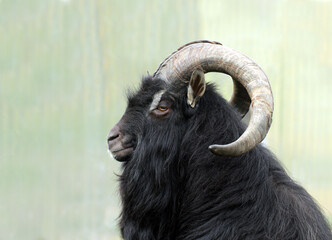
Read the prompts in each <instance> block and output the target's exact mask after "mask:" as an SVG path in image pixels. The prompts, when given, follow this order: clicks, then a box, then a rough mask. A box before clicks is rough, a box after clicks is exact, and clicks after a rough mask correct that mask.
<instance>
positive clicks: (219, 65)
mask: <svg viewBox="0 0 332 240" xmlns="http://www.w3.org/2000/svg"><path fill="white" fill-rule="evenodd" d="M197 68H200V69H202V70H203V71H204V73H208V72H221V73H226V74H228V75H230V76H231V77H232V79H233V82H234V91H233V95H232V98H231V100H230V101H229V102H230V104H232V105H233V106H234V107H235V108H236V109H237V110H238V111H239V112H240V114H241V115H242V116H244V115H245V114H246V113H247V112H248V109H249V107H250V105H251V110H250V111H251V118H250V121H249V125H248V128H247V129H246V131H245V132H244V133H243V134H242V135H241V136H240V137H239V138H238V139H237V140H236V141H234V142H232V143H230V144H226V145H211V146H210V147H209V149H210V150H211V151H212V152H213V153H214V154H217V155H222V156H238V155H241V154H243V153H245V152H248V151H250V150H251V149H253V148H254V147H255V146H256V145H257V144H258V143H260V142H261V141H262V140H263V139H264V137H265V136H266V134H267V132H268V130H269V128H270V125H271V122H272V113H273V96H272V90H271V87H270V83H269V81H268V78H267V76H266V75H265V73H264V72H263V70H262V69H261V68H260V67H259V66H258V65H257V64H256V63H255V62H254V61H253V60H252V59H250V58H248V57H247V56H245V55H243V54H241V53H239V52H237V51H235V50H233V49H231V48H228V47H225V46H223V45H222V44H220V43H218V42H211V41H196V42H191V43H188V44H186V45H184V46H183V47H181V48H179V49H178V50H177V51H175V52H174V53H172V54H171V55H170V56H168V57H167V58H166V59H165V60H164V61H163V62H162V63H161V64H160V66H159V68H158V69H157V71H156V72H155V73H154V74H153V77H154V78H160V79H163V80H165V81H168V82H173V81H178V80H181V81H184V82H188V81H189V79H190V76H191V74H192V72H193V71H194V70H195V69H197Z"/></svg>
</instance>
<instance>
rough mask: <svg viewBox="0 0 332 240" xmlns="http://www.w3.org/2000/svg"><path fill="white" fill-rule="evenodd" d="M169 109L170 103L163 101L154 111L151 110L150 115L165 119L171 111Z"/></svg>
mask: <svg viewBox="0 0 332 240" xmlns="http://www.w3.org/2000/svg"><path fill="white" fill-rule="evenodd" d="M170 107H171V104H170V102H168V101H165V100H163V101H161V102H160V103H159V105H158V106H157V107H156V108H155V109H154V110H152V112H151V113H152V114H153V115H154V116H156V117H166V116H168V114H169V112H170V110H171V108H170Z"/></svg>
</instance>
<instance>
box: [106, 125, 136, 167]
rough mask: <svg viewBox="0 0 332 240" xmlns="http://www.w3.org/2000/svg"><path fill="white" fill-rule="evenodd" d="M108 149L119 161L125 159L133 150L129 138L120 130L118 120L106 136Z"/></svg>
mask: <svg viewBox="0 0 332 240" xmlns="http://www.w3.org/2000/svg"><path fill="white" fill-rule="evenodd" d="M107 143H108V149H109V151H110V153H111V154H112V156H113V157H114V158H115V159H116V160H118V161H120V162H123V161H127V159H128V157H129V156H130V154H131V153H132V152H133V151H134V146H133V144H132V141H131V138H130V137H129V136H126V135H125V134H123V133H122V132H121V122H118V123H117V124H116V125H115V126H114V127H113V128H112V129H111V131H110V132H109V134H108V136H107Z"/></svg>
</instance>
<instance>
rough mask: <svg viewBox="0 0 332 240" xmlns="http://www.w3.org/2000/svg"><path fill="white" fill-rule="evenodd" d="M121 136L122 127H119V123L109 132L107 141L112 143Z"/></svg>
mask: <svg viewBox="0 0 332 240" xmlns="http://www.w3.org/2000/svg"><path fill="white" fill-rule="evenodd" d="M119 136H120V128H119V126H118V124H117V125H115V126H114V127H113V128H112V129H111V131H110V132H109V134H108V136H107V141H108V142H109V143H110V142H112V141H113V140H115V139H117V138H118V137H119Z"/></svg>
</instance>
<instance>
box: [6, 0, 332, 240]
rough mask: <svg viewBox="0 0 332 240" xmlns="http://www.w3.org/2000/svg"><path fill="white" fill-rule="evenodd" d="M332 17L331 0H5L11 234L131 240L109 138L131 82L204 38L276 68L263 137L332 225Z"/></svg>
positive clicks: (223, 81) (226, 85)
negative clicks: (121, 219)
mask: <svg viewBox="0 0 332 240" xmlns="http://www.w3.org/2000/svg"><path fill="white" fill-rule="evenodd" d="M331 23H332V1H328V0H325V1H323V0H320V1H318V0H317V1H309V0H293V1H290V0H289V1H287V0H274V1H267V0H254V1H249V0H232V1H225V0H223V1H222V0H191V1H189V0H187V1H183V0H168V1H161V0H159V1H152V0H140V1H134V0H127V1H124V0H108V1H106V0H95V1H92V0H26V1H18V0H0V239H1V240H2V239H6V240H12V239H15V240H16V239H22V240H30V239H32V240H42V239H43V240H55V239H57V240H58V239H59V240H60V239H61V240H62V239H63V240H76V239H77V240H78V239H79V240H82V239H83V240H84V239H87V240H94V239H98V240H99V239H101V240H111V239H120V237H119V232H118V229H117V227H116V225H117V217H118V214H119V211H120V203H119V194H118V186H117V177H116V175H115V173H119V172H120V163H118V162H116V161H115V160H114V159H111V158H110V157H109V155H108V153H107V147H106V136H107V134H108V131H109V129H110V128H111V127H112V126H113V125H114V124H115V123H116V122H117V120H119V118H120V116H121V115H122V113H123V111H124V109H125V105H126V99H125V91H126V89H127V88H128V87H133V86H137V85H138V83H139V81H140V78H141V76H142V75H143V74H146V72H147V71H149V72H150V73H153V72H154V70H156V68H157V66H158V65H159V63H160V62H161V61H162V60H163V59H164V58H165V57H166V56H167V55H168V54H170V53H171V52H173V51H174V50H175V49H177V48H178V47H180V46H181V45H183V44H185V43H187V42H189V41H193V40H198V39H209V40H216V41H220V42H222V43H223V44H225V45H227V46H229V47H231V48H234V49H237V50H239V51H241V52H243V53H245V54H246V55H248V56H250V57H251V58H253V59H255V61H256V62H257V63H259V65H260V66H261V67H262V68H263V69H264V70H265V72H266V74H267V75H268V76H269V79H270V81H271V85H272V89H273V92H274V97H275V113H274V120H273V124H272V128H271V130H270V133H269V135H268V137H267V139H266V143H267V145H268V146H269V148H270V149H271V150H272V151H273V152H275V153H276V155H277V156H278V157H279V159H280V160H281V161H282V162H283V164H284V165H285V167H286V169H287V171H288V172H289V174H290V175H291V176H292V177H293V178H294V179H296V180H297V181H298V182H299V183H300V184H302V185H303V186H305V187H306V189H307V190H308V191H309V192H310V193H311V194H312V195H313V196H314V197H315V198H316V200H317V201H318V202H319V204H320V206H321V207H322V209H323V210H324V212H325V214H326V216H327V217H328V218H329V219H330V221H332V159H331V156H332V126H331V123H332V111H331V110H332V94H331V89H332V81H331V76H332V57H331V56H332V28H331ZM208 78H209V80H211V81H215V82H216V83H217V84H218V85H219V86H220V91H221V92H222V93H224V96H226V97H229V96H230V94H231V91H232V89H231V86H232V83H231V81H230V78H229V77H227V76H224V75H221V74H208Z"/></svg>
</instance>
